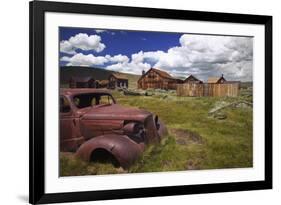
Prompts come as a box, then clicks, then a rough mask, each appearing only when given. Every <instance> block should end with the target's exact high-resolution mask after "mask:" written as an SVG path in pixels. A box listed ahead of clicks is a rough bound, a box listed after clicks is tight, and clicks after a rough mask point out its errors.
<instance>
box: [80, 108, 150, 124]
mask: <svg viewBox="0 0 281 205" xmlns="http://www.w3.org/2000/svg"><path fill="white" fill-rule="evenodd" d="M79 112H80V114H81V115H82V119H84V120H98V119H101V120H107V119H108V120H135V121H144V120H145V119H146V118H147V117H148V116H150V115H152V113H150V112H148V111H145V110H141V109H138V108H129V107H123V106H121V105H118V104H111V105H98V106H93V107H88V108H84V109H80V110H79Z"/></svg>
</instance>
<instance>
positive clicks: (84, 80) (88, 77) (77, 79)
mask: <svg viewBox="0 0 281 205" xmlns="http://www.w3.org/2000/svg"><path fill="white" fill-rule="evenodd" d="M70 79H71V80H73V81H75V82H89V81H90V80H95V79H94V78H93V77H91V76H86V77H81V76H75V77H71V78H70Z"/></svg>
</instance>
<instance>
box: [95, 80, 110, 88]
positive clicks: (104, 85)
mask: <svg viewBox="0 0 281 205" xmlns="http://www.w3.org/2000/svg"><path fill="white" fill-rule="evenodd" d="M108 83H109V81H108V80H97V81H96V85H97V88H107V87H108Z"/></svg>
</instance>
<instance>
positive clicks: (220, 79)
mask: <svg viewBox="0 0 281 205" xmlns="http://www.w3.org/2000/svg"><path fill="white" fill-rule="evenodd" d="M207 82H208V83H209V84H210V83H211V84H214V83H216V84H219V83H224V82H226V80H225V78H224V77H223V74H222V75H221V77H209V78H208V81H207Z"/></svg>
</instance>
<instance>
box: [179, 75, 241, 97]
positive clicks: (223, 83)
mask: <svg viewBox="0 0 281 205" xmlns="http://www.w3.org/2000/svg"><path fill="white" fill-rule="evenodd" d="M187 79H188V78H187ZM187 79H186V80H187ZM186 80H185V82H186ZM239 89H240V82H239V81H227V80H226V79H225V78H224V77H223V75H222V76H221V77H210V78H208V81H207V83H203V82H202V81H201V83H200V82H199V80H198V81H194V78H192V79H190V80H188V81H187V82H186V83H184V84H179V85H178V86H177V95H178V96H190V97H201V96H206V97H222V96H229V97H236V96H238V94H239Z"/></svg>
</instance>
